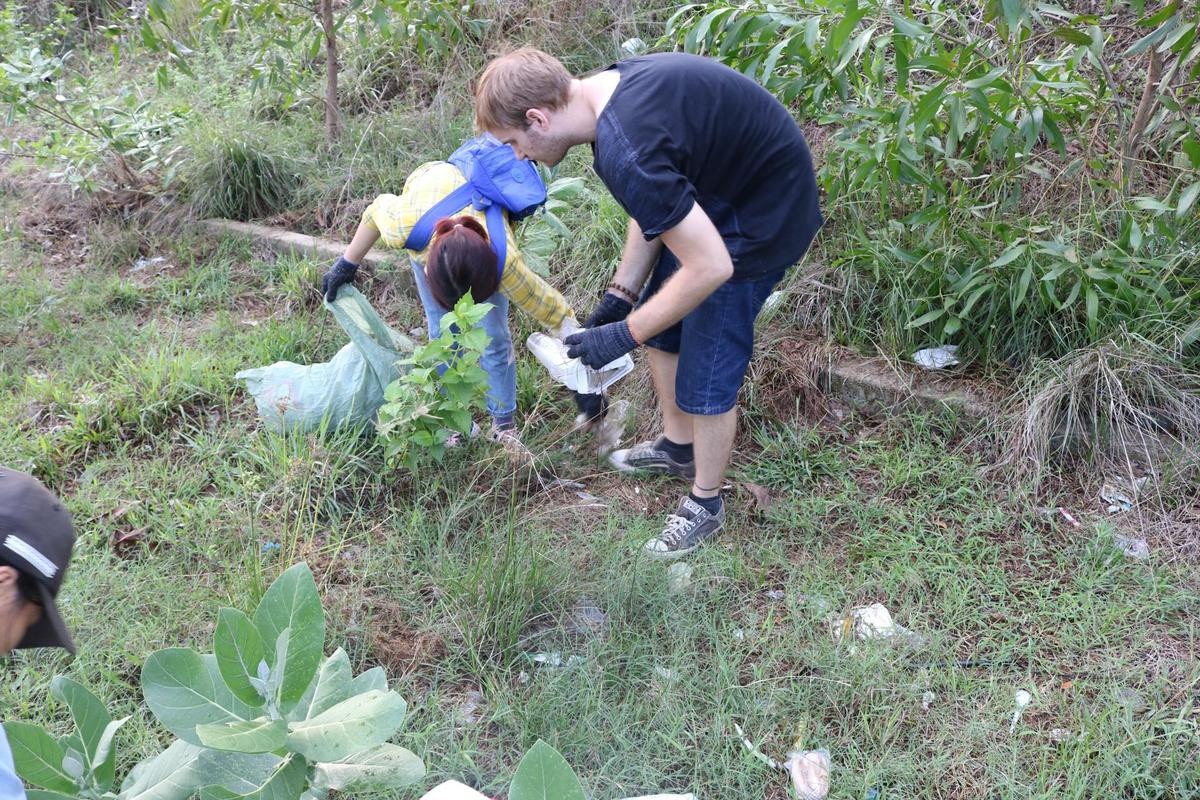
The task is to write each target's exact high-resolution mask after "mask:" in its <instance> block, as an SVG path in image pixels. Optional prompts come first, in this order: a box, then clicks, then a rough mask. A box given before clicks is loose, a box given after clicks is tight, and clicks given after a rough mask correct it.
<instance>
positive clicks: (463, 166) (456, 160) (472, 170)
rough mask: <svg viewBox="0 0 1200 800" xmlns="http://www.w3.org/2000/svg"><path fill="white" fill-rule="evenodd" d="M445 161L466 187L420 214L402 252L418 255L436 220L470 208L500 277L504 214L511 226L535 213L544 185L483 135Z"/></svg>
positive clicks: (529, 167) (506, 148) (531, 167)
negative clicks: (482, 221)
mask: <svg viewBox="0 0 1200 800" xmlns="http://www.w3.org/2000/svg"><path fill="white" fill-rule="evenodd" d="M446 160H447V161H449V162H450V163H451V164H453V165H454V166H456V167H458V168H459V170H460V171H461V172H462V174H463V175H465V176H466V178H467V182H466V183H464V184H463V185H462V186H460V187H458V188H457V189H455V190H454V191H453V192H451V193H450V194H448V195H446V196H445V197H443V198H442V199H441V200H439V201H438V202H437V203H435V204H434V206H433V207H432V208H430V209H429V210H428V211H426V212H425V213H424V214H422V215H421V218H420V219H419V220H417V224H415V225H413V226H412V230H410V231H409V232H408V238H407V239H405V240H404V247H405V248H407V249H409V250H415V251H420V250H424V249H425V246H426V245H428V244H429V240H430V238H431V237H432V236H433V226H434V225H435V224H436V223H437V221H438V220H439V219H442V218H443V217H448V216H450V215H451V214H453V213H454V212H455V211H458V210H459V209H461V208H465V207H466V206H467V205H468V204H470V205H471V206H472V207H474V208H476V209H478V210H480V211H483V212H484V214H485V217H486V219H487V231H488V238H489V239H491V241H492V250H494V251H495V252H496V258H497V259H498V261H497V262H496V269H497V271H498V272H499V273H500V275H501V276H503V275H504V261H505V259H506V258H507V252H506V251H507V246H508V236H507V235H506V231H505V229H504V212H505V211H508V218H509V219H510V220H512V221H513V222H517V221H519V220H522V219H524V218H525V217H527V216H529V215H530V214H532V213H533V212H534V211H537V210H538V208H540V207H541V205H542V204H543V203H545V202H546V184H544V183H542V176H541V175H539V174H538V171H537V168H536V167H535V166H534V165H533V164H531V163H530V162H528V161H525V160H523V159H520V158H517V154H516V153H515V152H513V149H512V148H511V147H509V146H508V145H506V144H501V143H500V140H498V139H497V138H496V137H494V136H492V135H491V134H489V133H485V134H483V135H481V136H476V137H475V138H474V139H468V140H467V141H466V142H464V143H463V144H462V145H461V146H460V147H459V148H458V149H457V150H455V151H454V152H453V153H452V154H451V155H450V158H448V159H446Z"/></svg>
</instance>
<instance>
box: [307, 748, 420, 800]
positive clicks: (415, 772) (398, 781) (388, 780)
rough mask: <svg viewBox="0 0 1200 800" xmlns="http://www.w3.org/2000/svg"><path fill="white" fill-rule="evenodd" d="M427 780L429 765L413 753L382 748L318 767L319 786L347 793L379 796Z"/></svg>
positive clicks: (317, 781)
mask: <svg viewBox="0 0 1200 800" xmlns="http://www.w3.org/2000/svg"><path fill="white" fill-rule="evenodd" d="M424 777H425V765H424V764H423V763H421V759H419V758H417V756H416V754H414V753H413V752H411V751H409V750H406V749H404V748H403V747H399V746H397V745H394V744H387V743H384V744H381V745H378V746H377V747H372V748H371V749H370V750H364V751H362V752H360V753H354V754H352V755H349V756H346V757H345V758H343V759H341V760H340V761H335V762H332V763H323V764H317V765H316V780H315V782H316V783H317V785H319V786H322V787H325V788H328V789H336V790H338V791H343V792H377V791H382V790H384V789H399V788H401V787H404V786H411V785H412V784H414V783H417V782H418V781H420V780H421V779H422V778H424Z"/></svg>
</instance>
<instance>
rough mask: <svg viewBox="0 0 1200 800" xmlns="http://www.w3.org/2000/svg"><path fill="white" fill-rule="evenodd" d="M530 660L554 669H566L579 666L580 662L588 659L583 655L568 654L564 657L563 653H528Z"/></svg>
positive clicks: (583, 662) (584, 662) (585, 661)
mask: <svg viewBox="0 0 1200 800" xmlns="http://www.w3.org/2000/svg"><path fill="white" fill-rule="evenodd" d="M526 655H527V657H528V658H529V660H530V661H532V662H533V663H535V664H537V665H538V666H541V667H551V668H553V669H566V668H570V667H577V666H579V665H580V664H586V663H587V659H586V658H584V657H583V656H568V657H567V658H563V654H562V653H557V652H554V653H533V654H526Z"/></svg>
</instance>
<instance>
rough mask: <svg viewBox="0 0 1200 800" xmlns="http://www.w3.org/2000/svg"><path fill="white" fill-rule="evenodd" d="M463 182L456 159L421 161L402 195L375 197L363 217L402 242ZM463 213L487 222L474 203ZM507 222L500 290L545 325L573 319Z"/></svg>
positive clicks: (389, 242)
mask: <svg viewBox="0 0 1200 800" xmlns="http://www.w3.org/2000/svg"><path fill="white" fill-rule="evenodd" d="M464 183H466V178H464V177H463V174H462V173H461V172H459V171H458V167H456V166H454V165H453V164H450V163H448V162H446V161H430V162H429V163H427V164H422V165H421V166H419V167H417V168H416V169H415V170H413V172H412V174H411V175H409V176H408V180H407V181H405V182H404V189H403V191H402V192H401V193H400V196H399V197H397V196H396V195H394V194H381V195H379V196H378V197H376V198H375V202H373V203H371V205H370V206H368V207H367V210H366V211H364V212H363V217H362V219H363V222H364V223H366V224H367V225H370V226H371V227H372V228H374V229H375V230H377V231H379V238H380V239H381V240H382V241H383V244H384V246H386V247H393V248H397V249H398V248H402V247H404V240H405V239H407V238H408V232H409V231H410V230H412V226H413V225H416V224H417V220H419V219H420V218H421V215H422V214H424V213H425V212H426V211H428V210H429V209H430V208H433V206H434V205H435V204H436V203H437V202H438V201H440V200H441V199H442V198H443V197H445V196H446V195H448V194H450V193H451V192H452V191H454V190H455V189H457V188H458V187H459V186H462V185H463V184H464ZM462 214H470V215H471V216H472V217H475V218H476V219H478V220H479V222H480V223H481V224H482V225H484V226H485V227H486V226H487V220H486V219H485V217H484V213H483V212H482V211H477V210H475V209H474V208H472V207H471V205H470V204H468V205H467V207H466V208H463V209H462V210H461V211H457V212H455V213H454V214H452V215H449V216H456V217H457V216H460V215H462ZM504 227H505V229H506V231H507V232H508V249H507V257H506V259H505V263H504V274H503V275H502V276H501V277H500V291H501V292H502V293H503V294H504V296H505V297H507V298H508V299H509V300H510V301H511V302H513V303H515V304H516V305H517V306H518V307H519V308H520V309H521V310H522V311H524V312H525V313H526V314H529V315H530V316H531V317H533V318H534V319H536V320H537V321H538V322H539V323H540V324H541V325H542V327H544V328H545V329H546V330H554V329H556V328H558V327H559V326H560V325H562V322H563V320H564V319H566V318H567V317H570V318H571V319H574V318H575V315H574V313H573V312H572V311H571V307H570V306H568V305H567V301H566V300H564V299H563V296H562V295H561V294H559V292H558V290H557V289H555V288H554V287H553V286H551V285H550V284H548V283H546V282H545V281H544V280H542V279H541V278H540V277H539V276H538V275H537V274H536V273H535V272H533V270H531V269H529V267H527V266H526V265H525V260H524V259H523V258H521V251H520V250H519V249H518V248H517V242H516V239H515V238H514V237H513V232H512V226H511V225H509V224H508V220H507V218H506V219H505V224H504ZM428 249H429V247H428V246H426V248H425V250H421V251H419V252H417V251H413V252H414V254H415V255H418V256H420V255H421V254H423V253H425V252H426V251H427V250H428Z"/></svg>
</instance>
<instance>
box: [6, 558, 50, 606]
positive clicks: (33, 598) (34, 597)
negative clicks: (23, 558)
mask: <svg viewBox="0 0 1200 800" xmlns="http://www.w3.org/2000/svg"><path fill="white" fill-rule="evenodd" d="M0 567H12V568H13V569H15V570H16V571H17V575H18V577H17V592H18V593H19V594H20V595H21V598H22V599H23V600H25V602H26V603H32V604H33V605H35V606H40V605H41V604H42V596H41V595H40V594H39V593H38V590H37V583H36V582H35V581H34V580H33V578H32V577H31V576H29V575H26V574H25V573H24V572H22V571H21V568H20V567H18V566H17V565H16V564H9V563H8V562H7V561H5V560H4V559H2V558H0Z"/></svg>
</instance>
